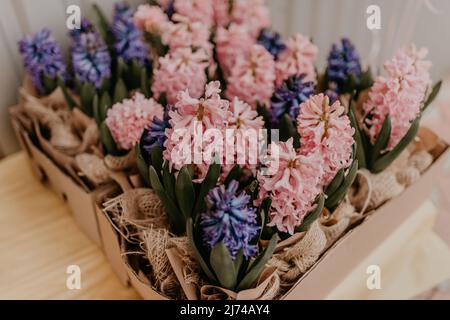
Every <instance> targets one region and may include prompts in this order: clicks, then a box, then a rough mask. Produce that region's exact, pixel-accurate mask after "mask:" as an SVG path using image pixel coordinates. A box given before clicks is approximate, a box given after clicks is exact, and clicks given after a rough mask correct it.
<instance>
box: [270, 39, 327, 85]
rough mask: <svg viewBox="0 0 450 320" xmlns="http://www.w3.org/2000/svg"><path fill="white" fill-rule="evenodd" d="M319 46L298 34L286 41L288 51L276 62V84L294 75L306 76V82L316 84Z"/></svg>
mask: <svg viewBox="0 0 450 320" xmlns="http://www.w3.org/2000/svg"><path fill="white" fill-rule="evenodd" d="M317 52H318V49H317V46H315V45H314V44H313V43H312V42H311V40H310V39H309V38H308V37H305V36H304V35H302V34H300V33H298V34H296V35H294V36H293V37H291V38H289V39H288V40H287V41H286V49H285V50H284V51H283V52H282V53H281V54H280V56H279V57H278V60H277V62H276V67H275V68H276V84H277V86H280V85H281V84H282V83H283V81H284V80H286V79H287V78H289V77H290V76H294V75H297V76H299V75H302V74H305V75H306V76H305V81H310V82H314V83H315V82H316V71H315V70H314V63H315V61H316V58H317Z"/></svg>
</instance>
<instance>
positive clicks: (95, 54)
mask: <svg viewBox="0 0 450 320" xmlns="http://www.w3.org/2000/svg"><path fill="white" fill-rule="evenodd" d="M72 64H73V71H74V73H75V76H76V78H77V79H78V80H79V81H81V82H89V83H91V84H93V85H94V86H95V87H96V88H100V87H101V85H102V84H103V82H104V81H105V80H106V79H108V78H110V77H111V56H110V54H109V51H108V47H107V45H106V44H105V41H104V40H103V39H102V37H101V36H100V35H99V34H98V33H97V32H95V30H93V29H92V30H88V31H87V32H86V33H79V34H77V35H76V36H75V35H74V37H73V43H72Z"/></svg>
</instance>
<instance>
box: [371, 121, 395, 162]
mask: <svg viewBox="0 0 450 320" xmlns="http://www.w3.org/2000/svg"><path fill="white" fill-rule="evenodd" d="M390 138H391V117H390V116H389V115H388V116H387V117H386V118H385V119H384V122H383V126H382V127H381V130H380V133H379V134H378V138H377V141H375V144H374V146H373V148H372V157H371V162H370V163H371V164H373V163H375V161H376V160H377V159H378V158H379V157H380V156H381V151H383V150H384V149H386V147H387V145H388V142H389V139H390Z"/></svg>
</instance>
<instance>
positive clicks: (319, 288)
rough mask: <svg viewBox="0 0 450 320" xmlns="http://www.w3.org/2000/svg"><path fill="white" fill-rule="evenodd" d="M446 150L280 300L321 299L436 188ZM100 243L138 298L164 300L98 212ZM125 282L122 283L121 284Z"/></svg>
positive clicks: (339, 242)
mask: <svg viewBox="0 0 450 320" xmlns="http://www.w3.org/2000/svg"><path fill="white" fill-rule="evenodd" d="M449 155H450V148H448V149H447V150H446V151H445V152H444V153H442V154H441V155H440V156H439V157H438V158H437V159H436V160H435V161H434V163H433V164H432V165H431V166H430V168H428V170H427V171H426V172H425V173H424V174H423V175H422V176H421V178H420V179H419V180H418V181H417V182H416V183H414V184H413V185H411V186H409V187H408V188H407V189H406V190H405V191H404V192H403V193H402V194H401V195H400V196H398V197H396V198H394V199H391V200H389V201H388V202H386V203H385V204H384V205H382V206H381V207H380V208H378V209H376V210H374V211H372V212H370V213H369V214H368V215H367V217H366V218H365V219H364V220H363V221H362V223H361V224H359V225H357V226H356V227H354V228H353V229H351V230H350V231H348V232H347V233H346V234H345V235H344V236H343V237H342V238H341V239H339V240H338V241H337V242H336V243H335V244H334V245H332V246H331V247H330V248H329V249H328V250H327V251H326V252H325V253H324V254H323V255H322V257H321V258H320V259H319V260H318V261H317V262H316V263H315V264H314V266H313V267H311V269H310V270H308V271H307V272H306V273H305V274H304V275H303V276H302V277H301V278H300V279H299V281H298V282H297V284H296V285H295V286H293V287H292V288H291V289H290V290H289V291H288V292H287V293H286V294H285V295H284V296H283V297H282V299H285V300H309V299H325V298H326V297H327V296H328V295H329V294H330V293H331V292H332V291H333V290H334V289H335V288H336V287H337V286H338V285H339V284H340V282H341V281H342V279H345V278H346V277H347V276H348V275H349V274H350V273H351V272H352V271H353V270H354V269H355V268H356V267H357V266H358V265H359V264H360V263H362V262H363V261H364V260H366V258H368V257H369V256H370V255H371V253H372V252H374V251H375V250H376V248H377V247H378V246H379V244H380V243H382V242H383V241H384V240H386V239H387V238H388V237H389V236H390V235H391V234H393V233H394V232H395V231H396V230H397V229H398V228H400V226H401V225H402V224H403V223H404V222H405V221H406V220H407V219H408V218H409V217H410V215H411V213H412V212H415V211H416V210H417V209H418V208H419V207H420V206H421V205H422V204H423V203H424V202H425V200H426V199H427V198H429V196H430V195H431V193H432V191H433V189H434V187H435V186H436V184H437V182H438V180H439V177H440V174H441V172H442V170H443V166H444V164H445V161H446V160H447V158H448V157H449ZM98 214H99V221H100V223H101V230H102V237H103V242H104V243H105V244H106V243H108V246H109V249H106V247H105V250H107V251H108V253H107V256H108V258H109V260H110V262H111V264H112V265H113V268H114V270H116V273H117V274H118V276H119V278H121V279H126V278H127V279H128V280H127V282H126V283H127V284H130V285H131V286H133V287H134V288H135V289H136V290H137V291H138V293H139V294H140V295H141V296H142V298H144V299H147V300H167V297H164V296H162V295H161V294H160V293H158V292H156V291H155V290H153V289H152V287H151V286H150V285H149V284H148V283H146V281H143V280H142V278H141V277H139V276H138V274H137V273H136V271H135V270H134V269H133V268H132V267H131V265H130V263H129V262H128V260H127V258H126V257H123V256H122V255H121V250H120V243H119V241H120V240H119V236H118V234H117V232H116V230H115V229H114V228H113V227H112V225H111V223H110V221H109V219H107V218H106V217H105V213H104V212H102V211H100V210H99V212H98ZM123 282H125V281H123Z"/></svg>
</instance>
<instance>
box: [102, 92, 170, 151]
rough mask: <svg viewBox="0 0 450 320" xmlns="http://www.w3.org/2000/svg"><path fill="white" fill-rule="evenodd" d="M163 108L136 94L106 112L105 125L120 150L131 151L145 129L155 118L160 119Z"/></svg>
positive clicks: (151, 100)
mask: <svg viewBox="0 0 450 320" xmlns="http://www.w3.org/2000/svg"><path fill="white" fill-rule="evenodd" d="M163 114H164V110H163V107H162V106H161V105H159V104H158V103H157V102H156V101H154V100H153V99H146V98H145V96H144V95H143V94H141V93H137V94H136V95H135V96H134V97H133V98H132V99H125V100H123V101H122V102H120V103H116V104H115V105H113V106H112V108H111V109H109V110H108V114H107V118H106V120H105V123H106V125H107V126H108V128H109V130H110V131H111V135H112V137H113V138H114V141H115V142H116V144H117V146H118V147H119V148H120V149H121V150H131V149H132V148H133V147H134V146H135V145H136V144H137V143H138V142H139V140H140V138H141V136H142V133H143V131H144V129H145V128H148V127H149V126H150V124H151V122H152V120H153V119H154V118H155V117H157V118H160V119H162V117H163Z"/></svg>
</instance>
